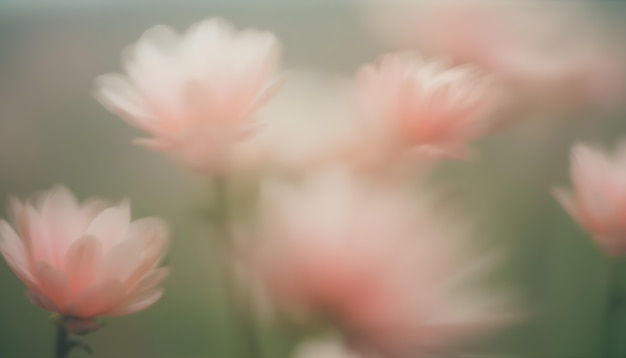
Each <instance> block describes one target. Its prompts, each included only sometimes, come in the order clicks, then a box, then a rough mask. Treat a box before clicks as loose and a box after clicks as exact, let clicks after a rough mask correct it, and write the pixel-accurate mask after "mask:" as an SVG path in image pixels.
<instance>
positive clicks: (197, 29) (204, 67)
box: [96, 19, 280, 173]
mask: <svg viewBox="0 0 626 358" xmlns="http://www.w3.org/2000/svg"><path fill="white" fill-rule="evenodd" d="M279 52H280V50H279V43H278V41H277V40H276V38H275V37H274V36H273V35H272V34H270V33H266V32H258V31H255V30H244V31H241V32H237V31H236V30H235V29H234V28H233V27H232V26H231V25H230V24H228V23H226V22H224V21H222V20H219V19H209V20H205V21H202V22H200V23H198V24H195V25H193V26H192V27H191V28H190V29H189V30H187V32H186V33H185V34H184V35H183V36H180V37H179V36H178V35H177V34H176V33H174V31H173V30H172V29H170V28H168V27H165V26H156V27H154V28H152V29H150V30H148V31H146V33H145V34H144V35H143V36H142V38H141V39H140V40H139V41H138V42H137V43H136V44H135V45H134V46H132V47H131V48H129V49H128V50H127V51H126V53H125V56H124V66H125V69H126V72H127V75H126V76H123V75H119V74H109V75H104V76H102V77H100V78H98V79H97V81H96V85H97V90H96V96H97V98H98V99H99V100H100V102H101V103H102V104H104V105H105V106H106V107H107V108H109V109H110V110H111V111H112V112H114V113H117V114H118V115H120V116H121V117H122V118H124V119H125V120H127V121H128V122H129V123H130V124H131V125H133V126H135V127H137V128H139V129H142V130H144V131H146V132H147V133H148V134H150V135H151V136H152V138H147V139H139V140H137V141H136V142H137V143H138V144H141V145H143V146H146V147H148V148H150V149H153V150H159V151H168V152H171V153H173V154H174V156H175V157H177V158H178V159H179V160H180V161H181V162H182V163H184V164H186V165H187V166H189V167H190V168H192V169H195V170H197V171H201V172H204V173H214V172H216V171H220V170H224V169H225V168H226V167H227V166H228V160H229V156H230V154H231V150H232V148H233V146H234V145H236V144H237V143H238V142H239V141H241V140H242V139H243V138H244V137H246V135H248V134H249V133H250V132H251V131H253V130H254V129H255V127H256V126H257V125H258V123H257V122H256V121H255V118H254V116H255V113H256V111H257V110H258V109H259V108H260V107H261V106H262V105H263V104H264V103H265V102H266V101H267V99H268V98H270V97H271V96H272V94H273V92H274V90H275V87H276V84H277V81H276V76H275V71H276V69H277V66H278V61H279V57H280V56H279V55H280V54H279Z"/></svg>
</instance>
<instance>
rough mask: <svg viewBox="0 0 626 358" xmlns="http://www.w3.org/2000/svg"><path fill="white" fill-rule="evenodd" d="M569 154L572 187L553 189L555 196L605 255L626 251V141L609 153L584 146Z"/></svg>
mask: <svg viewBox="0 0 626 358" xmlns="http://www.w3.org/2000/svg"><path fill="white" fill-rule="evenodd" d="M571 156H572V164H571V169H570V170H571V178H572V183H573V185H574V190H573V192H571V191H569V190H566V189H555V190H554V195H555V197H556V198H557V200H558V201H559V202H560V203H561V205H563V208H565V210H567V212H568V213H569V214H570V215H571V216H572V217H573V218H574V219H575V220H576V221H577V222H578V223H579V224H580V225H581V226H582V227H583V228H584V229H585V230H587V231H588V232H589V233H590V234H591V235H592V236H593V238H594V239H595V241H596V242H597V243H598V245H599V246H600V247H602V248H603V249H604V250H605V251H606V252H607V253H608V254H610V255H623V254H625V253H626V143H625V142H622V143H621V144H620V145H619V146H618V147H617V150H616V151H615V154H614V155H612V156H610V155H607V154H605V153H603V152H601V151H600V150H598V149H595V148H592V147H589V146H585V145H577V146H575V147H574V148H573V149H572V155H571Z"/></svg>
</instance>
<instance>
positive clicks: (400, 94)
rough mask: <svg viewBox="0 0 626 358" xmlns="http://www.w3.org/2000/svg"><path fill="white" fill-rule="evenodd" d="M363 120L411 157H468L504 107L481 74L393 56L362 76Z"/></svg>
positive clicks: (389, 144) (389, 145) (364, 70)
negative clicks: (472, 144) (491, 118)
mask: <svg viewBox="0 0 626 358" xmlns="http://www.w3.org/2000/svg"><path fill="white" fill-rule="evenodd" d="M358 82H359V83H358V87H359V88H358V92H359V97H360V107H361V111H362V115H363V116H364V117H365V118H367V122H368V125H369V126H370V131H371V132H373V133H374V134H375V135H377V136H379V137H380V138H381V139H382V140H383V141H384V142H386V146H385V145H383V146H382V147H383V148H393V152H394V153H395V154H394V155H397V153H398V150H399V151H400V152H405V153H417V154H429V155H430V154H434V155H437V156H452V157H463V156H465V154H466V152H467V144H468V143H469V142H470V141H472V140H474V139H476V138H477V137H479V136H480V135H481V134H483V133H484V132H485V130H486V129H487V127H488V125H489V123H488V119H489V116H488V115H489V114H490V113H491V112H490V111H491V110H493V109H494V108H495V106H496V105H497V104H498V103H499V102H498V101H499V100H500V99H501V97H499V96H496V93H495V91H494V90H493V87H492V85H493V82H492V81H491V80H490V78H489V77H488V76H485V75H484V74H483V73H482V72H481V71H479V69H478V68H476V67H473V66H470V65H464V66H458V67H452V66H451V65H450V64H449V63H448V62H447V61H446V60H444V59H435V60H431V61H429V60H426V59H423V58H421V57H419V56H417V55H414V54H412V53H399V54H389V55H385V56H383V57H382V58H381V59H380V60H379V61H378V62H377V63H376V64H375V65H373V66H365V67H364V68H362V69H361V70H360V71H359V74H358Z"/></svg>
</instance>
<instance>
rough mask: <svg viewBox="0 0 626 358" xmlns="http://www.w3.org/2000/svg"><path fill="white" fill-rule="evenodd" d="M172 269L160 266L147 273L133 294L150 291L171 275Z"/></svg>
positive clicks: (133, 290)
mask: <svg viewBox="0 0 626 358" xmlns="http://www.w3.org/2000/svg"><path fill="white" fill-rule="evenodd" d="M169 273H170V270H169V269H168V268H166V267H160V268H158V269H155V270H153V271H152V272H150V273H149V274H147V275H145V276H144V277H143V278H142V279H141V281H139V282H138V283H137V285H136V286H135V287H134V288H133V289H132V292H133V293H132V294H133V295H136V294H141V293H143V292H146V291H149V290H151V289H153V288H155V287H156V286H157V285H159V284H160V283H161V282H163V280H165V279H166V278H167V276H169Z"/></svg>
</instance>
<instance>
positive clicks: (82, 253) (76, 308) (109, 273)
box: [0, 187, 168, 327]
mask: <svg viewBox="0 0 626 358" xmlns="http://www.w3.org/2000/svg"><path fill="white" fill-rule="evenodd" d="M10 211H11V213H12V215H13V217H12V219H13V225H14V226H13V227H11V225H10V224H9V223H8V222H7V221H4V220H2V221H0V252H2V255H3V256H4V258H5V259H6V261H7V263H8V265H9V267H11V269H12V270H13V272H15V274H16V275H17V276H18V277H19V278H20V279H21V280H22V281H23V282H24V283H25V284H26V286H27V287H28V289H29V291H28V293H27V294H28V297H29V298H30V300H31V301H32V302H33V303H34V304H36V305H38V306H40V307H41V308H43V309H45V310H48V311H51V312H57V313H59V314H61V315H64V316H67V317H71V318H80V319H87V320H89V319H92V318H95V317H97V316H120V315H126V314H131V313H135V312H138V311H141V310H143V309H145V308H147V307H148V306H150V305H152V304H153V303H155V302H156V301H157V300H158V299H159V298H160V297H161V295H162V294H163V289H162V288H160V287H159V284H160V283H161V281H162V280H163V279H164V278H165V277H166V276H167V273H168V270H167V269H166V268H159V267H158V264H159V261H160V260H161V258H162V256H163V254H164V251H165V249H166V245H167V242H168V230H167V227H166V225H165V224H164V223H163V222H162V221H161V220H159V219H156V218H145V219H140V220H136V221H133V222H131V218H130V207H129V204H128V202H126V201H124V202H122V203H120V204H119V205H116V206H108V205H107V203H106V202H103V201H101V200H94V199H92V200H88V201H85V202H84V203H78V202H77V201H76V199H75V197H74V196H73V195H72V193H71V192H70V191H68V190H67V189H66V188H64V187H56V188H54V189H52V190H50V191H48V192H45V193H43V194H42V195H41V196H40V197H39V198H37V199H36V200H35V201H34V202H33V203H29V202H21V201H19V200H17V199H15V200H13V201H12V202H11V207H10ZM80 326H82V327H84V326H85V325H84V324H80Z"/></svg>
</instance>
